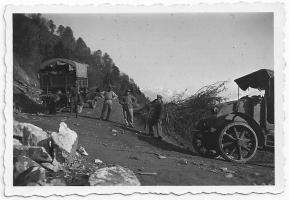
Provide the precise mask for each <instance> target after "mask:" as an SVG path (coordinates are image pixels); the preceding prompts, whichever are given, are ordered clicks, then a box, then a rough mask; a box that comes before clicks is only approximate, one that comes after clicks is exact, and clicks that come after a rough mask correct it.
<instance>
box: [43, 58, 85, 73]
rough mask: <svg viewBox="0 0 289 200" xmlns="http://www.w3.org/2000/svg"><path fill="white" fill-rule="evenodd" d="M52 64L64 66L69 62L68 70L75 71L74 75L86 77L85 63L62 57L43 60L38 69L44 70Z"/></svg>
mask: <svg viewBox="0 0 289 200" xmlns="http://www.w3.org/2000/svg"><path fill="white" fill-rule="evenodd" d="M53 64H57V65H58V66H62V65H63V66H65V65H66V64H69V70H75V71H76V77H81V78H87V67H88V65H87V64H82V63H78V62H76V61H73V60H69V59H64V58H53V59H50V60H47V61H45V62H43V63H42V64H41V66H40V70H44V69H45V68H46V67H49V66H51V65H53Z"/></svg>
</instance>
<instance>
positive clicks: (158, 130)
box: [148, 95, 163, 139]
mask: <svg viewBox="0 0 289 200" xmlns="http://www.w3.org/2000/svg"><path fill="white" fill-rule="evenodd" d="M162 114H163V101H162V96H161V95H157V98H156V99H155V100H153V101H152V102H151V103H150V115H149V120H148V125H149V134H150V135H151V136H154V137H157V138H158V139H161V138H162V137H161V135H162V126H161V118H162Z"/></svg>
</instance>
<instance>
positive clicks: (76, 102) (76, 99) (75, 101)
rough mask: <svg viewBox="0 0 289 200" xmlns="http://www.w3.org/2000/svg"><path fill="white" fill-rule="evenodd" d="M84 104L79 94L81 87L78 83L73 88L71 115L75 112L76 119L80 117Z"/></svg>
mask: <svg viewBox="0 0 289 200" xmlns="http://www.w3.org/2000/svg"><path fill="white" fill-rule="evenodd" d="M81 104H82V99H81V96H80V93H79V86H78V83H77V82H75V84H74V85H73V86H72V87H71V94H70V113H72V112H73V111H75V113H76V114H75V116H76V118H77V117H78V112H79V107H80V105H81Z"/></svg>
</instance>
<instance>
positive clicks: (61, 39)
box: [13, 14, 147, 103]
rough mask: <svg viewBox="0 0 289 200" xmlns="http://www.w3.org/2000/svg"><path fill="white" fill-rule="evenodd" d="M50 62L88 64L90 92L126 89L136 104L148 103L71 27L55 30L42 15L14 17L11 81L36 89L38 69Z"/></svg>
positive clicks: (60, 26) (108, 59) (118, 92)
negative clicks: (96, 89) (108, 87)
mask: <svg viewBox="0 0 289 200" xmlns="http://www.w3.org/2000/svg"><path fill="white" fill-rule="evenodd" d="M50 58H67V59H71V60H75V61H78V62H81V63H86V64H88V65H89V68H88V80H89V88H95V87H98V88H100V89H101V90H102V89H104V88H105V87H106V86H107V85H108V84H110V85H112V87H113V89H114V91H115V92H116V93H117V94H119V95H120V94H122V93H123V92H124V91H125V90H126V89H127V88H129V89H131V90H133V92H134V95H135V96H136V97H137V98H138V101H139V103H144V102H145V101H146V100H147V99H146V97H145V96H144V94H143V93H142V92H141V91H140V89H139V87H138V86H137V85H136V83H135V82H134V81H133V79H132V78H130V77H129V76H128V75H127V74H125V73H122V72H121V71H120V69H119V68H118V67H117V65H116V64H115V63H114V61H113V59H112V58H111V56H110V55H109V54H108V53H103V52H102V51H101V50H96V51H92V50H91V49H90V48H89V47H88V46H87V45H86V43H85V41H84V40H83V39H82V38H81V37H79V38H77V39H76V38H75V37H74V35H73V30H72V29H71V28H70V27H68V26H66V27H65V26H63V25H59V26H58V27H56V25H55V24H54V22H53V21H52V20H49V19H46V18H44V17H42V16H41V14H29V15H27V14H14V15H13V60H14V64H13V68H14V80H21V81H24V82H26V83H27V84H30V85H34V86H38V85H39V83H38V80H37V72H38V70H39V66H40V64H41V63H42V62H43V61H45V60H47V59H50Z"/></svg>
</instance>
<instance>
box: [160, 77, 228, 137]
mask: <svg viewBox="0 0 289 200" xmlns="http://www.w3.org/2000/svg"><path fill="white" fill-rule="evenodd" d="M225 83H226V82H225V81H222V82H217V83H214V84H212V85H208V86H205V87H203V88H201V89H199V90H198V91H197V92H196V93H195V94H194V95H192V96H189V97H184V94H185V92H184V93H181V94H178V95H176V96H175V97H174V100H173V101H171V102H169V103H167V104H165V105H164V118H163V120H162V124H163V129H164V132H166V133H167V134H170V135H172V134H177V135H179V136H181V137H183V138H187V137H188V136H189V135H190V133H191V132H192V130H193V129H194V124H195V123H196V122H197V121H198V120H200V119H201V118H204V117H206V116H208V115H210V114H211V112H212V109H213V107H214V106H215V105H216V104H218V103H221V102H223V101H224V100H225V98H223V97H221V96H220V93H221V92H223V91H224V90H226V87H225ZM189 137H190V136H189Z"/></svg>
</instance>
